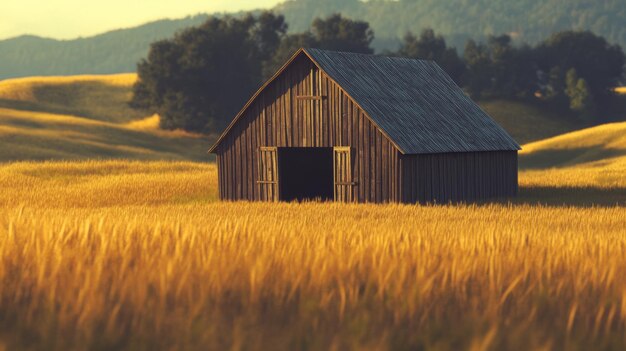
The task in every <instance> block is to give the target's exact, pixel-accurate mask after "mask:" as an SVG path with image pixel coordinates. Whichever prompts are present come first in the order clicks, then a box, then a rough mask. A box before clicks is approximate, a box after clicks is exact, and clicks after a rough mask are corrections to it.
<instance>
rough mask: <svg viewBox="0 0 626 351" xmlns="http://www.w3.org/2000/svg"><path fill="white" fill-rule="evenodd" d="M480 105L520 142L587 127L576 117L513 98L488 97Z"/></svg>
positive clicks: (523, 142)
mask: <svg viewBox="0 0 626 351" xmlns="http://www.w3.org/2000/svg"><path fill="white" fill-rule="evenodd" d="M479 105H480V107H482V108H483V109H484V110H485V111H486V112H487V113H488V114H489V115H490V116H491V117H493V119H494V120H496V122H498V123H499V124H500V125H501V126H502V127H503V128H504V129H505V130H506V131H507V132H509V134H511V136H512V137H513V138H515V140H517V142H518V143H520V144H525V143H528V142H531V141H536V140H541V139H545V138H549V137H552V136H555V135H559V134H563V133H567V132H570V131H572V130H576V129H580V128H583V127H584V125H583V123H581V122H580V121H578V120H577V119H576V117H574V116H572V115H570V114H568V115H564V114H563V113H562V112H555V111H550V110H549V109H547V108H546V107H545V106H539V105H533V104H530V103H525V102H520V101H512V100H485V101H480V102H479Z"/></svg>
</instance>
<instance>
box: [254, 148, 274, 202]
mask: <svg viewBox="0 0 626 351" xmlns="http://www.w3.org/2000/svg"><path fill="white" fill-rule="evenodd" d="M258 160H259V164H258V168H259V172H258V174H259V179H258V180H257V184H258V186H259V199H260V200H261V201H278V153H277V151H276V148H275V147H261V148H260V149H259V158H258Z"/></svg>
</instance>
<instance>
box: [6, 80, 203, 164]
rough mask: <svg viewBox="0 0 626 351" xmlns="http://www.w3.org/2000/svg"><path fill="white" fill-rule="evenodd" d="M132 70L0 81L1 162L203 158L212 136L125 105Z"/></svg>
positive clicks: (198, 159)
mask: <svg viewBox="0 0 626 351" xmlns="http://www.w3.org/2000/svg"><path fill="white" fill-rule="evenodd" d="M135 80H136V75H134V74H120V75H111V76H76V77H43V78H42V77H32V78H23V79H12V80H5V81H0V162H1V161H18V160H76V159H87V158H130V159H147V160H195V161H206V160H208V159H209V157H208V155H207V154H206V149H207V148H208V146H209V144H210V141H209V140H207V139H206V138H205V137H203V136H200V135H193V134H190V133H182V132H166V131H161V130H158V116H152V117H146V116H145V115H144V114H142V113H141V112H138V111H135V110H133V109H131V108H129V107H128V101H129V100H130V97H131V94H132V93H131V87H132V85H133V84H134V82H135Z"/></svg>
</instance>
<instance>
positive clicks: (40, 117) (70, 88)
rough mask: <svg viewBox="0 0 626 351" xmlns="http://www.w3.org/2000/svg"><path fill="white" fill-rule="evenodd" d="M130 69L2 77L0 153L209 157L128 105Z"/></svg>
mask: <svg viewBox="0 0 626 351" xmlns="http://www.w3.org/2000/svg"><path fill="white" fill-rule="evenodd" d="M136 79H137V76H136V75H135V74H116V75H82V76H60V77H27V78H16V79H8V80H4V81H0V136H2V138H1V139H0V146H2V149H1V151H0V161H17V160H74V159H85V158H129V159H159V160H161V159H176V160H198V161H202V160H208V159H209V158H208V156H207V155H206V149H207V148H208V146H209V144H210V141H209V140H208V139H207V138H205V137H203V136H199V135H194V134H190V133H184V132H167V131H162V130H159V129H158V125H159V117H158V116H146V115H145V114H144V113H142V112H141V111H137V110H134V109H131V108H130V107H129V106H128V101H129V100H130V99H131V96H132V90H131V87H132V85H133V84H134V83H135V81H136ZM480 104H481V106H482V107H483V108H484V109H485V110H486V111H487V112H488V113H489V114H490V115H491V116H493V117H494V119H496V121H498V122H499V123H500V124H501V125H502V126H503V127H504V128H505V129H506V130H507V131H508V132H509V133H511V135H513V137H514V138H515V139H516V140H518V142H520V143H527V142H529V141H535V140H540V139H544V138H548V137H552V136H555V135H559V134H562V133H566V132H569V131H572V130H575V129H579V128H581V127H582V124H581V123H579V122H577V121H576V119H575V118H574V117H573V116H571V115H563V114H560V113H557V112H552V111H549V110H546V109H545V108H543V107H541V106H540V105H532V104H529V103H525V102H520V101H510V100H488V101H483V102H481V103H480Z"/></svg>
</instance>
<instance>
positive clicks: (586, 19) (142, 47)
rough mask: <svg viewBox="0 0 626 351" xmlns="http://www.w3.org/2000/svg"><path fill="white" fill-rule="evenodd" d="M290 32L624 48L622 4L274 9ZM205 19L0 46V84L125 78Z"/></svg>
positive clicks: (502, 1)
mask: <svg viewBox="0 0 626 351" xmlns="http://www.w3.org/2000/svg"><path fill="white" fill-rule="evenodd" d="M275 10H276V12H279V13H282V14H284V15H285V16H286V18H287V22H288V23H289V25H290V28H291V30H292V31H302V30H305V29H307V28H308V27H309V25H310V23H311V21H312V19H313V18H315V17H318V16H325V15H328V14H330V13H333V12H341V13H343V14H344V15H345V16H347V17H351V18H356V19H363V20H366V21H368V22H369V23H370V24H371V25H372V28H373V29H374V31H375V32H376V39H375V42H374V46H375V47H376V49H377V50H382V49H386V48H395V46H396V45H397V42H398V38H400V37H401V36H402V35H403V34H404V33H405V32H406V31H407V30H412V31H420V30H421V29H422V28H425V27H432V28H434V29H435V30H436V31H437V32H439V33H442V34H444V35H445V36H446V37H447V38H448V41H449V42H450V43H452V44H453V45H454V46H456V47H458V48H460V49H462V47H463V45H464V42H465V40H466V39H467V38H468V37H474V38H478V39H480V38H481V37H484V36H485V35H489V34H500V33H510V34H511V35H513V37H514V38H516V39H517V40H518V41H527V42H531V43H533V42H536V41H538V40H541V39H543V38H545V37H547V36H549V35H550V34H551V33H553V32H555V31H559V30H565V29H588V30H592V31H593V32H595V33H597V34H600V35H603V36H605V37H606V38H607V39H608V40H609V41H610V42H612V43H618V44H620V45H622V47H626V26H624V23H626V6H625V4H624V0H568V1H563V0H544V1H536V0H519V1H510V0H476V1H457V0H399V1H395V0H376V1H374V0H371V1H366V2H364V1H360V0H291V1H286V2H284V3H282V4H280V5H278V6H276V8H275ZM207 16H208V15H198V16H194V17H187V18H184V19H179V20H162V21H156V22H153V23H149V24H146V25H143V26H139V27H136V28H131V29H122V30H117V31H113V32H109V33H105V34H102V35H98V36H94V37H90V38H82V39H76V40H69V41H57V40H51V39H43V38H38V37H32V36H23V37H18V38H14V39H9V40H4V41H0V79H3V78H10V77H22V76H33V75H68V74H72V75H73V74H93V73H120V72H133V71H135V65H136V63H137V61H139V59H141V58H142V57H144V56H145V55H146V54H147V52H148V47H149V45H150V43H152V42H153V41H156V40H159V39H163V38H167V37H170V36H172V35H173V34H174V33H175V32H176V31H178V30H180V29H182V28H185V27H189V26H193V25H197V24H200V23H201V22H203V21H204V20H205V19H206V18H207Z"/></svg>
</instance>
